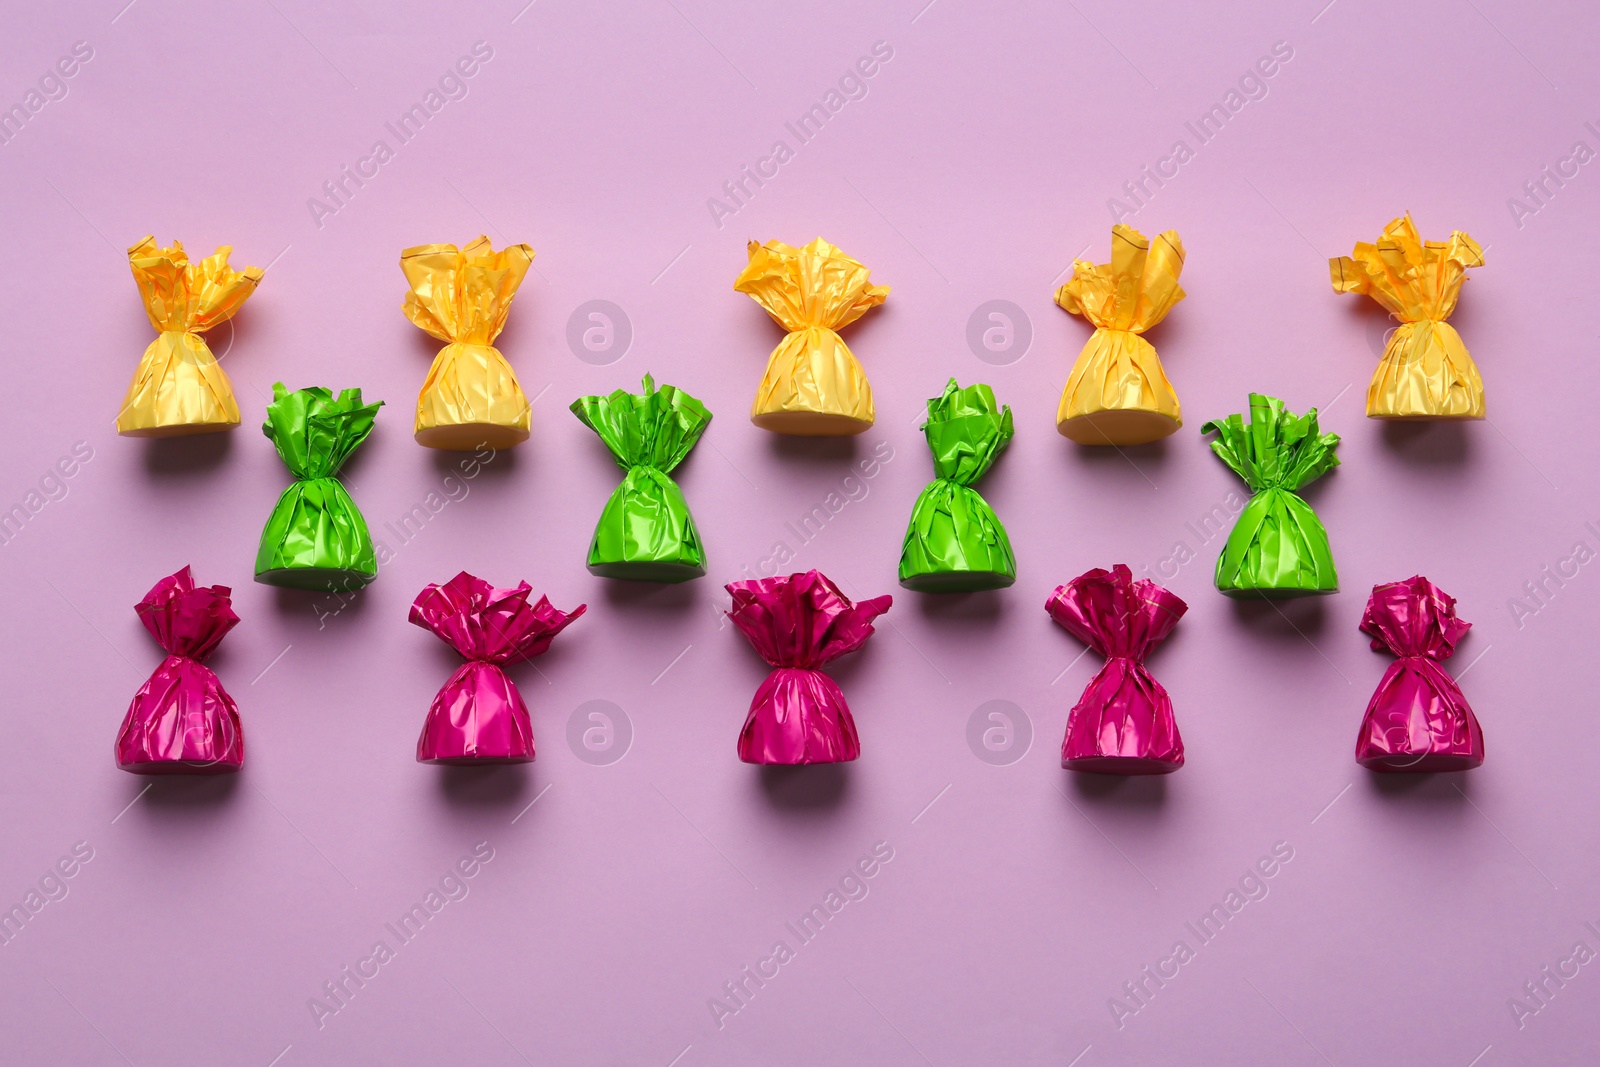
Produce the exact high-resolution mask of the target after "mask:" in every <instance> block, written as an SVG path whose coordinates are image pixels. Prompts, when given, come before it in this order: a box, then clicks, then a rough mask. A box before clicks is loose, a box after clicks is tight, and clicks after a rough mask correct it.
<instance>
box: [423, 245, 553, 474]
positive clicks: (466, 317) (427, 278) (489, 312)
mask: <svg viewBox="0 0 1600 1067" xmlns="http://www.w3.org/2000/svg"><path fill="white" fill-rule="evenodd" d="M532 264H533V249H531V248H529V247H528V246H527V245H525V244H518V245H512V246H511V247H509V248H507V249H505V250H503V251H500V252H496V251H495V250H494V246H493V245H491V244H490V243H489V238H487V237H479V238H478V239H477V240H476V241H473V242H472V243H471V244H469V245H467V246H466V247H465V248H459V249H458V248H457V247H456V246H455V245H420V246H418V247H416V248H408V249H406V250H405V251H404V252H402V253H401V254H400V269H401V270H402V271H404V272H405V276H406V281H408V282H410V283H411V291H410V292H408V293H407V294H406V302H405V313H406V318H408V319H410V320H411V321H412V322H414V323H416V324H417V325H418V326H420V327H422V329H424V330H426V331H427V332H428V334H429V335H431V336H433V337H437V338H438V339H439V340H441V341H446V342H448V344H446V345H445V347H444V348H442V349H440V351H439V354H438V355H437V356H435V357H434V360H433V366H432V367H430V368H428V378H427V381H425V382H423V383H422V393H421V395H420V396H418V397H417V429H416V437H417V443H418V444H421V445H426V446H427V447H429V448H444V449H454V450H457V451H465V450H475V449H483V448H492V449H498V448H510V447H511V446H512V445H515V444H519V443H520V442H522V441H526V440H527V439H528V426H529V422H530V420H529V409H528V398H527V396H526V395H525V394H524V393H523V392H522V386H521V385H519V384H517V376H516V374H515V373H514V372H513V371H512V369H511V364H509V363H507V362H506V357H505V356H503V355H501V354H500V350H499V349H498V348H495V347H494V339H495V338H496V337H498V336H500V331H501V330H503V329H505V325H506V315H507V313H509V312H510V310H511V299H512V297H514V296H516V295H517V287H518V286H519V285H521V284H522V279H523V276H524V275H526V274H527V273H528V268H529V267H530V266H532Z"/></svg>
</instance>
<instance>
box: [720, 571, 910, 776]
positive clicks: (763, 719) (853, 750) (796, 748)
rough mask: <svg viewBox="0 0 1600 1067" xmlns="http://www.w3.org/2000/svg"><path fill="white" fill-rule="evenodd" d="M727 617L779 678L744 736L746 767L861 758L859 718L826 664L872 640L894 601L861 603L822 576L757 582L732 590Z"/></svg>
mask: <svg viewBox="0 0 1600 1067" xmlns="http://www.w3.org/2000/svg"><path fill="white" fill-rule="evenodd" d="M726 588H727V590H728V595H729V596H731V597H732V598H733V604H732V606H731V607H730V608H729V609H728V618H730V619H732V620H733V624H734V625H735V626H737V627H738V628H739V632H740V633H742V634H744V635H745V637H746V638H747V639H748V640H749V641H750V644H751V645H752V646H754V648H755V650H756V652H757V653H759V654H760V656H761V658H762V659H764V660H766V661H767V663H768V664H769V665H771V667H772V673H771V674H769V675H767V677H766V680H765V681H763V682H762V683H761V686H760V688H759V689H757V690H756V695H755V699H754V700H752V701H751V702H750V714H749V715H748V716H747V717H746V718H745V722H744V729H743V730H741V731H740V732H739V758H740V759H742V760H744V762H746V763H766V764H801V763H843V762H846V761H848V760H853V759H855V758H856V757H858V756H860V755H861V740H860V738H858V737H857V736H856V723H855V719H854V718H852V717H851V715H850V706H849V705H848V704H846V703H845V700H844V692H843V691H842V690H840V688H839V684H838V683H837V682H835V681H834V680H833V679H832V678H830V677H828V675H826V674H824V673H823V671H822V666H823V664H825V663H828V662H831V661H832V660H836V659H838V658H839V657H840V656H843V655H845V654H846V653H848V652H854V651H855V650H856V649H858V648H860V647H861V646H862V645H864V644H866V643H867V638H869V637H871V636H872V620H873V619H875V618H877V617H878V616H879V615H882V614H883V613H884V612H886V611H888V610H889V605H890V604H892V603H893V602H894V601H893V598H892V597H888V596H880V597H873V598H872V599H871V600H863V601H862V602H861V603H859V604H852V603H851V602H850V598H849V597H847V596H845V595H844V594H843V593H841V592H839V587H838V586H836V585H834V584H833V583H832V582H831V581H829V580H828V578H827V577H826V576H824V575H823V574H822V573H821V572H819V571H806V572H804V573H801V574H791V575H788V576H780V577H773V578H756V579H752V580H751V581H746V582H733V583H731V584H729V585H728V586H726Z"/></svg>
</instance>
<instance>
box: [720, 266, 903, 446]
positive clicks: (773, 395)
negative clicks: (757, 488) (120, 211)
mask: <svg viewBox="0 0 1600 1067" xmlns="http://www.w3.org/2000/svg"><path fill="white" fill-rule="evenodd" d="M749 253H750V263H749V265H748V266H746V267H745V269H744V272H743V273H741V274H740V275H739V278H738V280H737V281H735V282H734V283H733V287H734V289H735V290H737V291H738V292H741V293H747V294H749V296H750V298H751V299H752V300H754V301H755V302H756V303H758V304H760V305H761V306H762V307H763V308H765V309H766V312H767V314H768V315H771V316H772V318H773V320H774V321H775V322H777V324H778V325H779V326H782V327H783V328H784V329H785V330H786V331H788V335H787V336H786V337H784V339H783V340H782V341H781V342H779V344H778V347H777V348H775V349H774V350H773V352H772V358H771V359H769V360H768V361H767V372H766V374H765V375H764V376H763V377H762V379H761V385H760V386H759V387H758V388H757V389H756V399H755V403H754V404H752V405H751V407H750V421H751V422H753V423H755V424H756V425H757V426H759V427H761V428H762V429H764V430H772V431H775V432H777V433H788V434H799V435H803V436H810V437H835V436H844V435H848V434H856V433H861V432H862V431H864V430H866V429H867V428H868V427H869V426H871V425H872V422H873V419H874V417H875V416H874V412H873V406H872V388H871V387H870V386H869V385H868V384H867V375H866V372H864V371H863V370H862V369H861V364H860V363H858V362H856V357H855V354H854V353H852V352H851V351H850V347H849V346H848V345H846V344H845V343H844V338H842V337H840V336H839V332H838V331H839V330H841V329H843V328H844V327H845V326H848V325H849V324H850V323H852V322H854V321H856V320H857V319H859V318H860V317H861V316H862V315H865V314H866V313H867V312H868V311H871V310H872V309H873V308H875V307H877V306H878V305H879V304H881V303H883V302H884V300H885V299H886V298H887V297H888V295H889V287H888V286H887V285H873V284H872V278H871V272H870V271H869V270H868V269H867V268H866V267H864V266H862V265H861V264H860V263H858V262H856V261H855V260H853V259H851V258H850V257H849V256H847V255H845V254H844V253H843V252H841V251H839V249H838V248H837V247H835V246H834V245H831V244H829V243H828V242H827V241H824V240H823V239H822V238H820V237H818V238H817V239H816V240H815V241H812V242H811V243H810V244H808V245H806V246H805V247H804V248H795V247H793V246H791V245H786V244H784V243H783V242H782V241H768V242H767V243H766V244H758V243H756V242H755V241H751V242H750V245H749Z"/></svg>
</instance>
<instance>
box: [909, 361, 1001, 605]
mask: <svg viewBox="0 0 1600 1067" xmlns="http://www.w3.org/2000/svg"><path fill="white" fill-rule="evenodd" d="M922 432H923V433H924V434H926V435H927V438H928V447H929V448H930V449H932V450H933V473H934V476H935V480H934V481H932V482H930V483H929V484H928V487H927V488H926V489H924V490H923V491H922V494H921V495H920V496H918V497H917V502H916V504H914V505H913V506H912V508H911V524H910V525H909V526H908V527H907V528H906V540H905V544H904V545H903V546H902V547H901V549H900V584H901V585H903V586H905V587H906V588H907V589H919V590H922V591H924V592H933V593H941V592H963V591H966V590H970V589H999V588H1002V587H1004V586H1008V585H1010V584H1011V583H1012V582H1014V581H1016V580H1017V561H1016V558H1015V557H1013V556H1012V554H1011V539H1010V538H1009V537H1007V536H1006V528H1005V527H1004V526H1001V525H1000V520H999V519H998V518H996V517H995V514H994V509H993V508H991V507H990V506H989V503H988V501H986V500H984V499H983V497H981V496H979V495H978V493H977V491H976V490H974V489H973V488H972V483H973V482H976V481H977V480H978V479H979V478H982V477H983V476H984V474H985V473H986V472H987V471H988V470H989V468H990V467H991V466H993V465H994V461H995V458H996V457H997V456H999V455H1000V453H1001V451H1002V450H1003V449H1004V448H1005V447H1006V442H1007V441H1010V440H1011V432H1012V430H1011V408H1010V407H1009V406H1007V407H1004V408H1002V407H1001V406H1000V405H999V404H998V403H997V402H996V401H995V398H994V390H993V389H991V388H989V387H988V386H987V385H969V386H967V387H966V388H964V389H963V388H961V387H960V386H958V385H957V384H956V380H955V379H954V378H951V379H950V381H949V383H948V384H947V385H946V386H945V387H944V395H943V396H939V397H934V398H933V399H932V400H929V401H928V421H927V422H925V423H923V424H922Z"/></svg>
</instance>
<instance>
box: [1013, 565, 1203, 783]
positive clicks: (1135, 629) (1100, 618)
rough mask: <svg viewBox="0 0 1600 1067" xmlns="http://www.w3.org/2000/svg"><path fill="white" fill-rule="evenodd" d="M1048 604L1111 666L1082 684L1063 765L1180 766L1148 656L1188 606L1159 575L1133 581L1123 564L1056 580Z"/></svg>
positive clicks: (1136, 770) (1129, 770)
mask: <svg viewBox="0 0 1600 1067" xmlns="http://www.w3.org/2000/svg"><path fill="white" fill-rule="evenodd" d="M1044 609H1045V610H1046V611H1047V612H1049V613H1050V617H1051V618H1052V619H1054V620H1056V622H1059V623H1060V624H1061V625H1062V626H1064V627H1066V630H1067V632H1068V633H1070V634H1071V635H1072V636H1073V637H1076V638H1077V639H1078V640H1080V641H1082V642H1083V643H1084V644H1086V645H1088V646H1089V647H1090V648H1092V649H1094V650H1095V651H1096V652H1098V653H1100V654H1101V655H1102V656H1104V657H1106V665H1105V666H1104V667H1101V668H1100V673H1099V674H1096V675H1095V676H1094V677H1093V678H1092V679H1090V681H1089V684H1088V685H1087V686H1085V687H1084V690H1083V696H1082V697H1080V698H1079V699H1078V703H1077V704H1076V705H1074V706H1073V709H1072V714H1071V715H1070V716H1069V717H1068V718H1067V736H1066V740H1065V741H1064V742H1063V743H1062V745H1061V766H1063V767H1066V768H1068V769H1069V770H1074V771H1093V772H1095V773H1097V774H1170V773H1172V772H1173V771H1175V770H1177V769H1178V768H1179V767H1182V766H1183V738H1182V737H1180V736H1178V724H1177V722H1176V721H1175V720H1174V719H1173V717H1172V698H1171V697H1169V696H1167V691H1166V689H1165V688H1163V687H1162V685H1161V683H1160V682H1158V681H1156V680H1155V679H1154V678H1153V677H1151V676H1150V672H1149V671H1147V670H1145V666H1144V658H1145V657H1146V656H1148V655H1149V654H1150V650H1151V649H1153V648H1155V647H1156V646H1157V645H1159V644H1160V643H1161V642H1162V641H1163V640H1164V639H1165V638H1166V636H1167V635H1168V634H1170V633H1171V632H1172V630H1173V628H1174V627H1175V626H1177V625H1178V620H1179V619H1181V618H1183V613H1184V612H1186V611H1188V610H1189V605H1187V604H1185V603H1184V602H1183V601H1182V600H1181V599H1179V597H1178V595H1177V594H1176V593H1173V592H1170V591H1168V590H1166V589H1163V588H1162V587H1161V586H1159V585H1157V584H1156V583H1155V582H1152V581H1149V580H1148V579H1143V578H1141V579H1140V580H1139V581H1134V580H1133V571H1131V570H1129V569H1128V567H1127V565H1125V564H1122V563H1118V564H1117V565H1116V566H1114V567H1112V568H1111V570H1109V571H1105V570H1101V569H1100V568H1098V567H1096V568H1095V569H1094V570H1092V571H1088V572H1086V573H1084V574H1080V575H1078V576H1077V577H1076V578H1074V579H1072V581H1070V582H1068V583H1067V584H1066V585H1063V586H1058V587H1057V588H1056V591H1055V592H1054V593H1052V594H1051V596H1050V599H1049V600H1047V601H1046V602H1045V605H1044Z"/></svg>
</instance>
